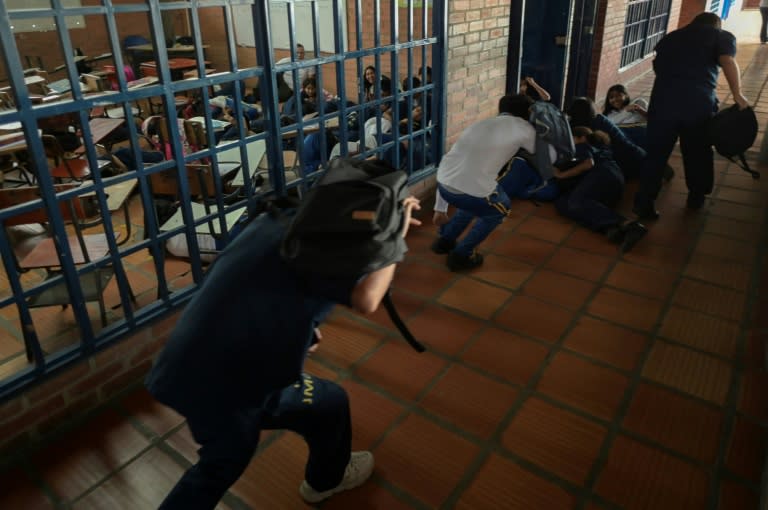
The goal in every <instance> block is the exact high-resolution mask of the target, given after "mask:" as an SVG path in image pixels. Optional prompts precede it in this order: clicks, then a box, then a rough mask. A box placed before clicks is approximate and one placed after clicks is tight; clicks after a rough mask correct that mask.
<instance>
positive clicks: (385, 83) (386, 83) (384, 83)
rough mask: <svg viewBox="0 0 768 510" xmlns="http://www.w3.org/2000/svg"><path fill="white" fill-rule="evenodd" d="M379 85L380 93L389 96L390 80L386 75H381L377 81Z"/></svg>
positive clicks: (390, 93)
mask: <svg viewBox="0 0 768 510" xmlns="http://www.w3.org/2000/svg"><path fill="white" fill-rule="evenodd" d="M379 83H380V86H381V95H382V97H383V96H391V95H392V80H390V79H389V78H387V77H386V76H382V77H381V81H380V82H379Z"/></svg>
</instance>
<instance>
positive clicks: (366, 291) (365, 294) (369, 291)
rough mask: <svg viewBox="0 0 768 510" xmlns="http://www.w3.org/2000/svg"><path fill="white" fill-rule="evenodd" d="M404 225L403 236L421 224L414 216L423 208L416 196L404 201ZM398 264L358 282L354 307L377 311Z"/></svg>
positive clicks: (352, 299)
mask: <svg viewBox="0 0 768 510" xmlns="http://www.w3.org/2000/svg"><path fill="white" fill-rule="evenodd" d="M403 209H404V211H403V214H404V216H405V217H404V220H403V222H404V227H403V232H402V236H403V238H405V236H406V235H408V229H409V227H410V226H411V225H421V222H420V221H419V220H417V219H415V218H413V217H412V215H413V211H414V210H419V209H421V206H420V205H419V200H418V199H417V198H415V197H408V198H406V199H405V200H404V201H403ZM396 266H397V264H390V265H388V266H386V267H382V268H381V269H379V270H377V271H374V272H372V273H369V274H368V275H366V276H365V277H364V278H363V279H362V280H360V281H359V282H357V285H355V288H354V289H353V290H352V296H351V299H350V304H351V305H352V308H354V309H355V310H357V311H358V312H360V313H364V314H369V313H373V312H375V311H376V309H377V308H378V307H379V303H381V300H382V299H383V298H384V294H386V293H387V290H388V289H389V286H390V284H391V283H392V278H393V277H394V276H395V267H396Z"/></svg>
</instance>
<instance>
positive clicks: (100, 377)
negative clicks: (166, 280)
mask: <svg viewBox="0 0 768 510" xmlns="http://www.w3.org/2000/svg"><path fill="white" fill-rule="evenodd" d="M215 11H216V9H211V10H210V14H211V15H210V16H208V15H206V16H204V17H202V18H201V28H202V30H203V34H204V37H208V35H209V34H210V36H211V37H216V34H215V30H217V28H216V27H220V28H219V29H221V30H223V26H224V24H223V19H221V18H219V19H217V18H216V17H215V15H214V14H215ZM449 13H450V19H451V21H450V27H449V34H450V36H449V43H448V51H449V64H448V114H447V125H448V138H449V143H450V142H452V141H454V140H455V139H456V137H457V136H458V134H459V133H460V132H461V131H462V130H463V129H464V128H465V127H466V126H467V125H468V124H470V123H472V122H475V121H477V120H480V119H483V118H487V117H490V116H492V115H494V114H495V113H496V111H497V101H498V98H499V97H500V96H501V95H502V94H503V93H504V86H505V73H506V55H507V37H508V24H509V5H508V3H506V4H505V3H502V2H500V0H452V1H451V2H450V3H449ZM206 14H209V13H206ZM348 19H349V20H354V16H353V15H352V13H351V14H350V15H349V16H348ZM372 22H373V18H372V14H371V13H366V15H365V16H364V24H365V23H368V25H364V26H370V23H372ZM350 23H351V21H350ZM388 23H389V20H388V18H386V17H384V18H383V19H382V21H381V24H382V26H383V27H385V26H388ZM406 23H407V19H406V18H405V14H404V11H403V10H402V9H401V12H400V23H399V25H400V31H401V33H404V32H403V30H406V27H405V24H406ZM414 25H416V26H419V23H418V21H417V20H416V21H415V22H414ZM137 26H145V24H141V25H137ZM89 30H96V28H95V27H91V26H90V25H89ZM90 33H91V34H92V35H91V36H90V38H89V41H90V40H91V39H93V40H95V39H97V38H98V37H99V34H98V33H97V32H90ZM102 34H103V32H102ZM74 37H75V36H74V35H73V38H74ZM416 37H418V36H416ZM217 39H219V40H222V39H221V38H220V37H217ZM73 40H74V39H73ZM349 40H350V46H351V45H352V44H353V41H354V40H355V39H354V34H353V33H351V34H350V38H349ZM382 40H383V41H384V42H385V43H386V42H388V41H389V39H387V38H386V37H384V38H383V39H382ZM83 44H85V40H84V42H83ZM93 44H95V43H93ZM372 44H373V41H372V40H369V39H368V38H365V39H364V43H363V45H364V46H365V47H370V46H371V45H372ZM83 50H84V51H85V50H87V51H86V52H90V53H94V54H97V53H98V52H100V51H102V50H101V49H99V48H96V47H89V46H85V47H83ZM104 51H106V50H104ZM237 51H238V58H239V59H240V65H241V67H247V66H249V65H254V64H255V60H256V57H255V51H254V49H253V48H238V49H237ZM283 54H284V53H278V55H277V57H278V58H280V57H281V56H282V55H283ZM415 57H416V55H415ZM207 58H209V59H210V60H211V61H212V65H213V66H214V67H217V68H218V69H223V68H224V66H225V64H226V62H227V60H228V59H227V55H226V53H220V52H218V51H217V50H216V49H215V48H210V49H209V55H208V57H207ZM401 59H402V60H401V61H402V62H407V59H406V58H405V55H401ZM371 60H372V59H371ZM419 62H420V60H416V62H415V64H414V65H418V63H419ZM366 63H367V62H366ZM389 66H390V62H389V59H382V72H384V73H385V74H386V73H389V71H390V67H389ZM402 71H403V70H402V69H401V72H402ZM347 76H349V78H348V81H347V85H348V86H349V87H352V88H351V89H350V90H356V87H357V85H356V84H357V77H356V68H355V66H354V65H352V67H350V68H347ZM433 187H434V177H432V178H429V179H426V180H424V181H422V182H420V183H417V184H416V185H415V186H414V188H413V190H412V191H413V192H414V193H415V194H416V195H417V196H425V195H428V194H429V193H430V192H431V191H432V188H433ZM178 314H179V312H175V313H173V314H172V315H171V316H169V317H167V318H165V319H163V320H161V321H158V322H157V323H155V324H153V325H152V326H150V327H147V328H144V329H142V330H139V331H137V332H136V333H135V334H134V335H132V336H130V337H128V338H125V339H123V340H122V341H120V342H118V343H117V344H115V345H113V346H111V347H109V348H107V349H106V350H104V351H102V352H100V353H98V354H96V355H94V356H91V357H90V358H88V359H87V360H83V361H81V362H79V363H78V364H77V365H75V366H73V367H69V368H67V369H66V370H64V371H62V372H61V373H60V374H58V375H55V376H53V377H51V378H50V379H48V380H46V381H44V382H43V383H41V384H39V385H37V386H34V387H32V388H30V389H29V390H27V391H25V392H24V393H22V394H21V395H20V396H18V397H16V398H15V399H13V400H10V401H8V402H5V403H3V404H2V405H0V451H10V450H14V449H17V448H21V447H24V446H27V445H29V444H32V443H35V442H39V441H40V440H42V439H43V438H45V437H46V436H48V435H49V434H51V433H52V432H53V431H55V429H56V428H57V427H60V426H64V425H66V424H67V423H68V422H70V421H72V420H74V419H76V418H77V417H78V416H80V415H82V414H83V413H86V412H88V411H89V410H92V409H94V408H95V407H97V406H99V405H101V404H103V403H104V402H106V401H108V400H109V399H111V398H113V397H114V396H115V395H117V394H119V393H120V392H121V391H122V390H124V389H125V388H127V387H129V386H131V385H133V384H135V383H136V382H138V381H140V380H141V379H143V377H144V375H145V374H146V373H147V371H148V370H149V367H150V366H151V362H152V359H153V358H154V355H155V354H156V353H157V352H158V350H159V349H160V348H161V346H162V345H163V343H164V342H165V340H166V339H167V336H168V334H169V332H170V329H171V327H172V326H173V324H174V323H175V321H176V319H177V317H178Z"/></svg>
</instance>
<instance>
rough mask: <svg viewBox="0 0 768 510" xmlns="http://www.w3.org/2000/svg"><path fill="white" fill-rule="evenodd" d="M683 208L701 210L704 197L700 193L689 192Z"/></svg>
mask: <svg viewBox="0 0 768 510" xmlns="http://www.w3.org/2000/svg"><path fill="white" fill-rule="evenodd" d="M685 206H686V207H687V208H688V209H693V210H694V211H696V210H699V209H701V208H702V207H703V206H704V195H703V194H702V193H694V192H689V193H688V199H687V200H686V201H685Z"/></svg>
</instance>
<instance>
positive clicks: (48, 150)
mask: <svg viewBox="0 0 768 510" xmlns="http://www.w3.org/2000/svg"><path fill="white" fill-rule="evenodd" d="M42 140H43V147H44V148H45V155H46V157H47V158H48V159H51V160H53V164H54V166H53V167H52V168H49V169H48V171H49V172H50V174H51V176H52V177H53V178H54V179H56V180H57V181H58V182H62V179H72V180H74V181H78V182H81V181H83V180H85V179H87V178H89V177H90V176H91V167H90V166H89V165H88V160H87V159H84V158H81V157H71V156H68V155H67V154H66V153H65V152H64V149H63V148H62V147H61V143H59V140H58V138H56V137H55V136H53V135H42ZM110 164H111V162H110V161H106V160H99V163H98V165H99V170H101V169H102V168H104V167H105V166H107V165H110Z"/></svg>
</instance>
